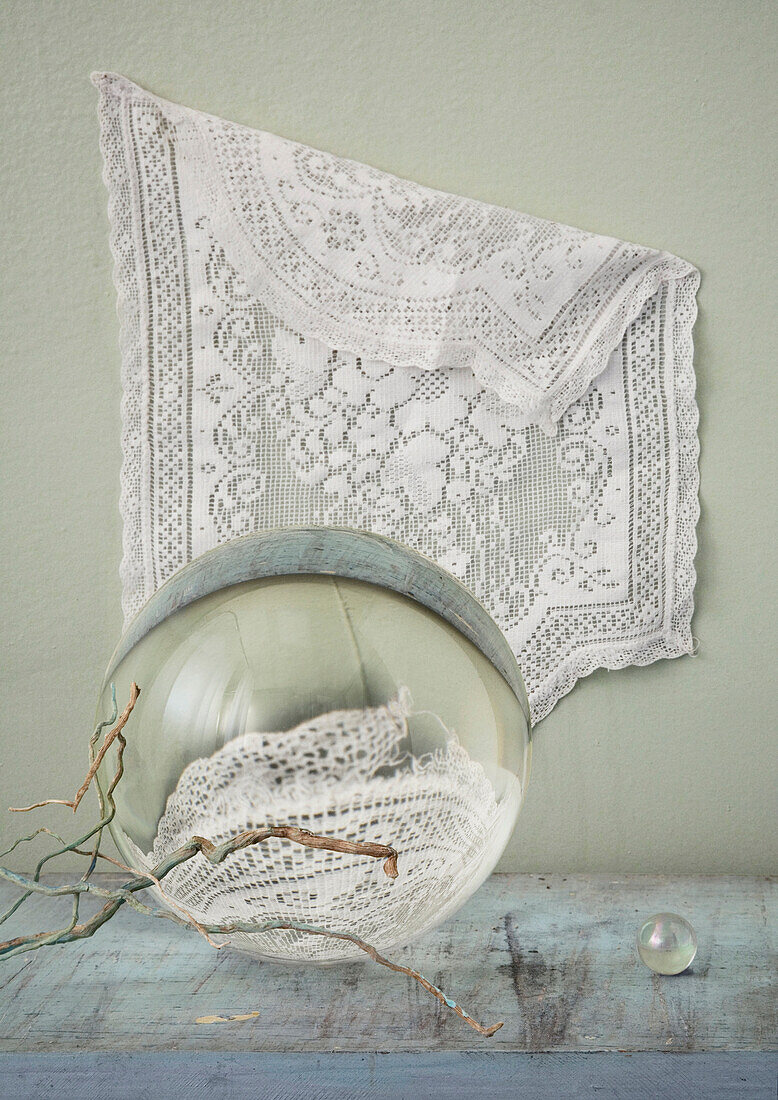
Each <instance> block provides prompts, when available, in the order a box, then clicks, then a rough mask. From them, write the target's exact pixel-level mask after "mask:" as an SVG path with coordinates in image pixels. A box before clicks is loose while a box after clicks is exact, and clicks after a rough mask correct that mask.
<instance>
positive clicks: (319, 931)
mask: <svg viewBox="0 0 778 1100" xmlns="http://www.w3.org/2000/svg"><path fill="white" fill-rule="evenodd" d="M139 694H140V690H139V688H138V686H137V684H134V683H133V685H132V688H131V693H130V700H129V702H128V704H127V706H126V707H125V708H124V711H123V712H122V714H121V715H120V717H119V719H118V721H116V709H117V708H116V697H115V694H114V695H113V704H114V707H113V716H112V717H111V718H110V719H109V720H108V721H106V722H101V723H100V724H99V725H98V726H97V728H96V729H95V731H94V733H93V734H92V737H91V739H90V742H89V760H90V767H89V771H88V772H87V775H86V778H85V780H84V782H83V783H82V785H81V787H80V788H79V790H78V791H77V793H76V796H75V798H74V799H69V800H65V799H46V800H45V801H43V802H36V803H34V804H33V805H31V806H25V807H20V808H18V809H16V810H15V811H14V812H17V813H26V812H28V811H29V810H33V809H36V808H39V807H41V806H49V805H65V806H70V807H71V808H72V809H73V811H74V812H75V811H76V810H77V809H78V806H79V804H80V802H81V800H82V798H83V797H84V794H85V793H86V791H87V790H88V789H89V786H90V784H91V782H92V780H93V779H94V778H95V776H96V774H97V771H98V769H99V767H100V764H101V763H102V761H103V760H104V759H105V755H106V753H107V751H108V749H109V748H110V747H111V745H112V744H114V743H116V747H117V752H116V771H115V773H114V776H113V778H112V779H111V782H110V783H109V785H108V786H107V788H106V790H105V792H103V791H102V789H101V787H100V785H99V784H98V785H97V793H98V800H99V804H100V819H99V821H98V822H97V824H96V825H95V826H93V828H92V829H90V830H89V831H88V832H87V833H86V834H84V836H82V837H79V838H78V839H77V840H75V841H72V842H71V843H70V844H66V843H65V841H64V840H63V839H62V837H61V836H59V835H58V834H57V833H54V832H52V831H51V830H50V829H46V828H41V829H37V830H36V831H35V832H33V833H30V834H29V835H28V836H25V837H20V838H19V840H18V841H16V842H15V844H13V845H12V846H11V848H9V849H8V851H7V852H5V853H3V855H7V854H8V853H9V852H11V851H13V849H14V848H15V847H16V846H17V845H18V844H20V843H22V842H23V841H29V840H32V839H33V838H34V837H36V836H38V835H40V834H41V833H44V834H47V835H49V836H52V837H54V838H55V839H56V840H57V841H58V842H59V843H60V845H61V847H60V848H59V849H58V850H57V851H55V852H51V853H49V854H48V855H47V856H44V857H43V859H41V860H40V861H39V862H38V865H37V867H36V868H35V871H34V873H33V875H32V877H30V876H28V875H24V874H21V873H19V872H16V871H11V870H9V869H8V868H5V867H0V878H4V879H6V881H9V882H12V883H14V884H15V885H17V886H19V887H20V888H21V889H22V890H23V894H22V896H21V897H20V898H19V899H18V900H17V901H16V903H15V904H14V905H13V906H11V908H10V909H9V910H8V911H7V912H6V913H4V914H3V915H2V916H0V924H2V923H3V921H5V920H7V919H8V918H9V917H10V916H11V915H12V913H14V912H16V911H17V910H18V908H19V906H20V905H22V904H23V903H24V901H26V900H27V898H29V897H30V896H31V895H32V894H43V895H45V896H47V897H63V896H70V897H72V899H73V905H72V911H71V916H70V920H69V921H68V923H67V925H65V926H64V927H63V928H59V929H55V930H54V931H51V932H38V933H33V934H30V935H26V936H17V937H15V938H14V939H10V940H6V941H5V942H4V943H0V957H4V958H11V957H13V956H15V955H18V954H22V953H23V952H26V951H34V950H36V949H37V948H39V947H44V946H48V945H51V944H60V943H69V942H72V941H74V940H80V939H86V938H88V937H90V936H93V935H94V934H95V932H97V930H98V929H99V928H101V927H102V926H103V925H104V924H105V923H107V921H109V920H110V919H111V917H112V916H114V914H115V913H116V912H117V911H118V910H119V909H120V908H121V907H122V905H125V904H127V905H129V906H130V907H131V908H133V909H135V910H137V911H138V912H141V913H144V914H146V915H149V916H153V917H162V918H165V919H167V920H173V921H175V922H176V923H177V924H181V925H183V926H185V927H187V928H194V929H195V930H196V931H198V932H200V934H201V935H203V936H205V938H206V939H207V940H208V942H209V943H211V944H213V946H214V947H224V946H227V945H228V943H229V941H227V942H226V943H221V944H219V943H216V941H214V940H213V939H212V937H213V936H228V935H230V934H231V933H234V932H241V933H248V934H254V935H257V934H261V933H263V932H268V931H274V930H289V931H296V932H301V933H304V934H306V935H312V936H326V937H327V938H329V939H334V940H341V941H344V942H347V943H352V944H353V945H354V946H355V947H357V948H359V950H360V951H363V952H364V953H365V954H366V955H368V956H369V957H370V958H371V959H373V960H374V961H375V962H377V963H379V964H380V965H381V966H385V967H387V968H388V969H389V970H394V971H396V972H398V973H401V974H406V975H407V976H408V977H410V978H413V979H414V981H416V982H418V983H419V984H420V985H421V986H422V987H423V988H424V989H425V990H427V992H428V993H431V994H432V995H433V996H434V997H436V998H437V999H438V1000H439V1001H440V1002H441V1003H442V1004H444V1005H446V1006H447V1007H448V1008H450V1009H452V1010H453V1011H454V1012H455V1013H456V1014H457V1015H458V1016H459V1017H461V1019H463V1020H464V1021H465V1022H466V1023H467V1024H469V1025H470V1027H472V1028H474V1029H475V1030H476V1031H478V1032H479V1033H480V1034H482V1035H487V1036H489V1035H493V1034H494V1033H495V1032H496V1031H498V1030H499V1028H501V1027H502V1026H503V1025H502V1023H498V1024H494V1025H492V1026H491V1027H484V1026H483V1025H482V1024H479V1023H478V1022H477V1021H476V1020H474V1019H473V1018H472V1017H471V1016H469V1015H468V1014H467V1013H466V1012H465V1011H464V1009H462V1008H461V1007H460V1005H458V1004H457V1003H456V1002H455V1001H453V1000H452V999H451V998H450V997H447V996H446V994H445V993H444V992H443V990H441V989H439V988H438V986H436V985H433V983H432V982H430V981H428V980H427V978H425V977H424V976H423V975H422V974H420V973H419V972H418V971H417V970H413V969H412V968H411V967H407V966H401V965H400V964H399V963H394V962H392V961H391V960H390V959H387V958H385V957H384V956H383V955H381V954H379V952H378V951H376V949H375V948H374V947H373V946H372V945H371V944H369V943H366V942H365V941H364V940H362V939H360V938H359V937H358V936H355V935H353V934H352V933H349V932H337V931H332V930H330V929H324V928H318V927H316V926H314V925H307V924H301V923H297V922H294V921H281V920H270V921H265V922H261V923H251V922H236V923H232V924H229V925H218V924H205V923H203V922H201V921H199V920H198V919H197V918H196V917H195V916H194V915H193V914H192V913H189V912H188V911H187V910H186V909H184V908H183V906H181V905H179V904H178V903H177V902H176V901H175V900H174V899H173V898H170V897H169V895H167V894H166V893H165V891H164V888H163V886H162V880H163V879H164V878H165V876H166V875H168V874H169V873H170V872H171V871H172V870H173V869H174V868H176V867H179V866H181V864H182V863H185V862H187V861H188V860H190V859H193V858H194V857H195V856H197V855H201V856H203V857H204V858H205V859H207V860H208V862H209V863H212V864H219V863H222V862H223V861H224V860H225V859H226V858H227V857H228V856H230V855H232V854H234V853H235V852H238V851H240V850H242V849H243V848H247V847H249V846H251V845H254V844H261V843H264V842H265V841H267V840H270V839H271V838H278V839H283V840H288V841H292V842H293V843H296V844H301V845H303V846H304V847H307V848H323V849H327V850H328V851H333V852H343V853H347V854H350V855H364V856H369V857H371V858H373V859H383V860H384V864H383V869H384V872H385V874H386V875H388V876H389V878H392V879H394V878H397V876H398V869H397V858H398V855H397V851H396V850H395V849H394V848H392V847H391V846H389V845H386V844H375V843H372V842H364V843H363V842H358V841H348V840H340V839H339V838H337V837H327V836H320V835H318V834H316V833H311V832H309V831H308V830H307V829H300V828H298V827H297V826H294V825H268V826H265V827H264V828H261V829H251V830H248V831H247V832H243V833H239V834H238V835H237V836H234V837H230V838H228V839H227V840H225V841H222V843H220V844H214V843H212V842H211V841H210V840H208V839H207V838H205V837H199V836H195V837H192V838H191V840H189V841H188V842H187V843H186V844H184V845H182V846H181V847H180V848H178V849H177V850H176V851H175V852H172V853H171V854H170V855H168V856H167V857H166V858H165V859H163V860H161V861H160V862H159V863H158V864H157V865H156V866H155V867H153V868H151V869H150V870H143V871H139V870H136V869H134V868H131V867H127V866H126V865H124V864H120V863H119V862H118V860H114V859H113V858H112V857H110V856H105V855H104V854H103V853H102V852H100V850H99V848H100V841H101V838H102V835H103V830H104V829H105V827H106V826H107V825H109V824H110V823H111V821H112V820H113V818H114V815H115V813H116V804H115V801H114V798H113V794H114V791H115V790H116V787H117V785H118V783H119V781H120V780H121V778H122V775H123V774H124V763H123V755H124V748H125V746H126V744H127V742H126V739H125V737H124V735H123V733H122V730H123V729H124V727H125V725H126V724H127V720H128V719H129V717H130V715H131V713H132V710H133V707H134V706H135V703H136V702H137V699H138V695H139ZM114 721H116V725H115V726H114V727H113V729H111V731H110V732H109V733H108V734H106V736H105V738H104V740H103V744H102V745H101V747H100V749H99V751H96V749H97V741H98V739H99V735H100V733H101V731H102V730H103V729H104V728H105V726H107V725H110V724H111V723H112V722H114ZM92 838H94V844H93V848H92V851H91V852H87V851H84V849H83V847H82V846H83V845H84V844H86V843H87V842H88V841H90V840H92ZM65 852H76V853H78V854H79V855H87V856H89V859H90V862H89V865H88V867H87V870H86V872H85V873H84V875H83V876H82V878H81V879H79V880H78V881H77V882H74V883H70V884H68V885H65V886H47V885H45V884H44V883H42V882H41V881H40V874H41V870H42V868H43V866H44V865H45V863H46V862H47V861H48V860H50V859H52V858H55V857H56V856H58V855H63V854H64V853H65ZM98 859H106V860H108V861H109V862H111V863H113V864H116V865H117V866H119V867H122V868H123V869H124V870H126V871H128V872H129V873H130V874H131V875H132V878H130V879H128V880H127V881H126V882H124V883H123V884H122V885H121V886H119V887H117V888H115V889H108V888H105V887H101V886H100V885H99V884H98V883H95V882H93V881H91V879H90V876H91V874H92V872H93V870H94V868H95V866H96V864H97V860H98ZM151 886H155V887H156V888H157V889H158V890H159V892H160V893H161V894H162V896H163V897H164V898H165V899H166V900H168V902H169V903H170V904H172V905H174V906H175V908H176V909H177V910H178V912H173V911H172V910H170V909H161V908H156V907H153V906H150V905H147V904H145V903H144V902H141V901H140V900H139V899H138V898H137V897H136V896H135V895H136V894H137V893H138V892H140V891H142V890H145V889H147V888H149V887H151ZM84 894H92V895H94V896H95V897H99V898H102V899H103V901H104V902H105V904H104V905H103V907H102V908H101V909H100V910H98V912H96V913H95V914H94V915H93V916H91V917H90V918H89V919H88V920H82V921H80V922H79V920H78V915H79V903H80V900H81V898H82V897H83V895H84Z"/></svg>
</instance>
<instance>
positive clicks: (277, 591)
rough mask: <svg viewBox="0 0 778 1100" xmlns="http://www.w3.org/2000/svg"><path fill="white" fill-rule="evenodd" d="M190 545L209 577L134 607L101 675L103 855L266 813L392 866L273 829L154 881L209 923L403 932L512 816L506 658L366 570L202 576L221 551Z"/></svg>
mask: <svg viewBox="0 0 778 1100" xmlns="http://www.w3.org/2000/svg"><path fill="white" fill-rule="evenodd" d="M355 537H356V536H355ZM241 541H242V540H241ZM227 545H229V544H227ZM407 553H408V554H409V555H410V552H409V551H408V552H407ZM208 557H209V558H210V559H213V562H214V565H213V566H209V568H212V570H213V579H212V580H207V581H206V582H205V585H203V583H202V581H198V585H199V589H198V590H199V591H201V590H203V587H204V588H205V589H207V588H208V587H209V586H213V587H214V590H213V591H207V592H206V594H204V595H202V596H200V598H197V599H194V600H193V601H192V602H188V603H186V605H185V606H180V607H179V609H178V610H175V611H173V613H171V614H168V615H165V616H164V617H160V614H159V613H157V614H156V616H152V617H151V622H152V623H153V625H152V626H151V628H150V629H148V630H147V631H146V632H145V633H143V634H142V636H140V637H139V638H138V640H137V641H135V642H134V644H132V645H131V646H130V648H129V650H128V651H127V652H123V651H122V647H120V650H119V660H118V662H115V663H114V667H112V668H110V669H109V672H108V674H107V677H106V682H105V685H104V688H103V693H102V697H101V702H100V707H99V716H100V717H101V718H103V717H105V716H106V715H107V714H108V713H110V690H111V684H115V687H116V693H117V698H118V700H119V703H120V706H121V705H122V700H124V699H125V698H126V697H127V696H128V694H129V687H130V683H131V682H132V681H133V680H135V681H136V682H137V683H138V684H139V686H140V688H141V695H140V699H139V701H138V703H137V705H136V707H135V711H134V712H133V715H132V717H131V720H130V723H129V724H128V727H127V730H126V734H127V747H126V750H125V754H124V766H125V771H124V777H123V778H122V780H121V783H120V784H119V786H118V788H117V791H116V804H117V814H116V819H115V822H114V824H113V827H112V831H113V835H114V838H115V841H116V844H117V847H118V848H119V851H120V854H121V858H122V859H123V860H124V862H126V863H127V864H128V865H130V866H132V867H133V868H136V869H143V870H146V869H150V868H151V867H153V866H154V865H155V864H156V863H158V862H159V861H160V860H161V859H162V858H164V857H165V856H167V855H169V854H170V853H171V852H172V851H175V850H176V849H177V848H178V847H180V846H181V845H182V844H184V843H185V842H186V841H188V840H189V839H190V838H191V837H192V836H195V835H197V836H203V837H206V838H207V839H208V840H210V841H212V842H214V843H218V842H221V841H223V840H225V839H227V838H229V837H230V836H234V835H237V834H238V833H240V832H242V831H244V830H246V829H251V828H259V827H261V826H263V825H267V824H272V825H296V826H300V827H302V828H305V829H308V830H310V831H311V832H314V833H317V834H321V835H326V836H331V837H332V836H334V837H339V838H342V839H347V840H355V841H372V842H376V843H380V844H387V845H391V846H393V847H395V848H396V849H397V850H398V852H399V872H400V873H399V877H398V878H397V879H396V880H394V881H392V880H391V879H390V878H388V877H387V876H386V875H385V874H384V871H383V869H382V862H381V861H380V860H378V861H377V860H374V859H370V858H368V857H366V856H362V855H359V856H354V855H349V854H344V853H340V852H330V851H324V850H311V849H309V848H304V847H301V846H299V845H297V844H293V843H290V842H289V841H286V840H281V839H271V840H269V841H267V842H265V843H264V844H260V845H256V846H252V847H249V848H246V849H243V850H242V851H239V852H236V853H234V854H232V855H230V856H228V857H227V859H225V860H224V862H223V863H221V864H219V865H216V866H214V865H211V864H210V863H208V862H207V861H206V860H205V859H204V858H203V857H202V856H199V855H198V856H197V857H195V858H194V859H192V860H190V861H189V862H187V863H186V864H184V865H182V866H181V867H179V868H177V869H176V870H174V871H173V872H171V873H170V874H169V875H168V877H167V878H166V879H165V884H164V889H165V893H166V894H167V895H168V898H169V899H172V900H173V901H175V902H176V903H178V904H181V905H183V906H184V907H185V908H186V909H187V910H188V911H189V912H190V913H192V914H193V915H194V916H195V917H197V919H198V920H200V921H203V922H207V923H211V924H229V923H233V922H242V923H246V922H249V923H251V924H258V923H262V922H266V921H268V920H277V921H288V922H293V923H302V924H307V925H314V926H316V927H319V928H324V929H327V930H330V931H337V932H347V933H351V934H354V935H357V936H359V937H361V938H362V939H364V940H366V941H368V942H369V943H371V944H372V945H373V946H374V947H376V948H377V949H378V950H386V949H388V948H390V947H391V946H393V945H395V944H398V943H405V942H407V941H408V940H409V939H411V938H412V937H414V936H417V935H419V934H421V933H422V932H424V931H426V930H427V929H429V928H430V927H432V926H433V925H435V924H436V923H438V922H439V921H440V920H443V919H444V918H445V917H446V916H448V915H449V914H450V913H452V912H453V911H454V910H455V909H457V908H458V907H459V906H460V905H461V904H462V903H463V902H464V901H465V900H466V899H467V898H468V897H469V896H470V895H471V894H472V893H473V892H474V891H475V890H476V889H477V887H478V886H479V885H480V884H481V883H482V882H483V881H484V879H485V878H486V877H487V876H488V875H489V873H490V872H491V871H492V869H493V867H494V865H495V863H496V861H497V859H498V858H499V856H500V855H501V853H502V851H503V849H504V847H505V845H506V843H507V841H508V838H509V837H510V834H511V832H512V830H513V827H514V824H515V821H516V816H517V814H518V812H519V808H520V805H521V802H522V798H523V794H524V788H525V784H526V780H527V776H528V768H529V759H530V740H529V725H528V720H527V709H526V698H525V697H524V696H523V689H521V688H520V683H521V681H520V678H519V677H518V670H515V674H514V676H513V683H514V686H513V688H512V687H510V686H509V684H508V682H507V681H506V679H505V678H504V676H503V675H502V674H501V673H500V672H498V670H497V668H496V667H495V664H493V663H492V661H491V660H490V659H489V658H488V657H487V656H485V654H484V652H482V651H481V649H480V648H479V647H478V646H477V645H476V644H474V642H473V641H471V640H470V639H469V638H468V637H466V636H465V634H464V633H462V632H460V630H458V629H457V628H456V627H455V626H454V625H452V624H451V622H448V621H446V619H444V618H443V617H441V615H439V614H437V613H436V612H435V611H433V610H432V609H431V608H430V607H429V606H423V605H422V603H420V602H418V601H417V600H416V599H411V598H409V597H408V596H407V595H405V594H402V593H401V592H398V591H395V590H393V589H392V588H390V587H387V586H386V585H384V584H375V583H369V582H367V581H365V580H361V579H354V578H350V577H347V576H337V575H335V576H333V575H324V574H319V575H282V576H261V577H257V578H255V579H251V580H245V581H242V582H240V583H235V584H228V585H227V586H224V587H220V586H218V585H219V584H220V580H221V579H222V578H223V577H224V575H225V570H224V568H218V565H219V551H214V552H213V553H212V554H210V555H208ZM414 557H415V556H414ZM188 568H189V569H191V568H192V567H188ZM185 572H186V570H184V571H182V573H185ZM229 573H230V570H229V569H228V570H227V575H229ZM174 580H175V578H174ZM169 583H171V584H172V583H173V582H169ZM455 583H456V582H453V581H452V582H451V584H452V585H453V584H455ZM165 587H167V586H165ZM444 587H445V586H444ZM458 589H459V591H458V593H457V594H456V598H457V599H462V598H463V597H462V593H463V592H464V590H463V589H461V586H458ZM160 593H164V588H163V589H161V590H160V592H158V593H157V594H156V595H155V597H152V601H150V604H149V605H147V606H150V605H151V604H152V603H153V602H154V600H156V599H157V597H159V596H160ZM468 598H469V597H468ZM179 602H180V601H179ZM473 602H474V601H473ZM441 606H443V605H441ZM479 614H483V612H482V609H479ZM141 615H143V613H141ZM155 619H157V620H159V621H156V622H154V620H155ZM493 629H494V630H496V627H494V628H493ZM136 633H137V631H136ZM123 648H124V649H125V650H126V649H127V645H126V644H125V646H124V647H123ZM517 684H518V685H519V690H518V691H517V686H516V685H517ZM106 778H107V769H104V771H103V774H102V776H101V782H102V783H105V781H106ZM162 900H165V899H164V898H163V899H162ZM230 939H231V941H232V942H233V943H234V944H235V946H237V947H240V948H243V949H245V950H249V951H252V952H254V953H257V954H261V955H263V956H265V957H271V958H281V959H289V960H311V961H322V962H324V961H331V960H336V959H344V958H352V957H361V956H360V952H359V950H358V949H357V948H355V947H354V946H353V945H352V944H349V943H347V942H343V941H336V940H331V939H328V938H323V937H318V936H311V935H307V934H305V933H304V932H299V931H294V930H289V929H273V930H267V931H264V932H259V933H254V932H250V933H236V934H233V935H231V936H230Z"/></svg>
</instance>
